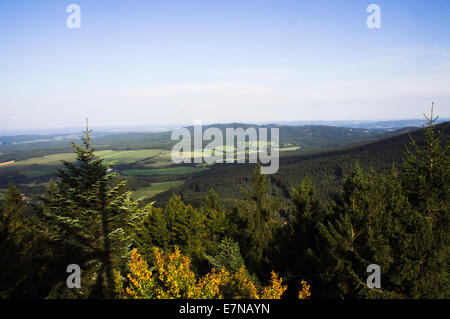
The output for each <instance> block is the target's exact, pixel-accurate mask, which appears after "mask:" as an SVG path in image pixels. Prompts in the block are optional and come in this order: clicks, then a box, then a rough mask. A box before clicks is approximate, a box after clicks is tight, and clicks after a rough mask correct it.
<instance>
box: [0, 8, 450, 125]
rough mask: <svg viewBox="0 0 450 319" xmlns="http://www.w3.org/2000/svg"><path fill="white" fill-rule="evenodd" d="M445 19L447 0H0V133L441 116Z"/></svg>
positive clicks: (447, 84)
mask: <svg viewBox="0 0 450 319" xmlns="http://www.w3.org/2000/svg"><path fill="white" fill-rule="evenodd" d="M71 3H75V4H78V5H79V6H80V8H81V28H80V29H69V28H67V26H66V19H67V17H68V16H69V13H67V12H66V8H67V6H68V5H69V4H71ZM371 3H376V4H378V5H379V6H380V8H381V28H380V29H369V28H367V26H366V19H367V17H368V16H369V13H367V12H366V8H367V6H368V5H369V4H371ZM449 17H450V1H448V0H442V1H437V0H436V1H402V0H396V1H358V0H353V1H312V0H310V1H300V0H297V1H283V0H278V1H263V0H258V1H246V0H241V1H212V0H210V1H188V0H185V1H171V0H164V1H153V0H147V1H137V0H129V1H113V0H109V1H106V0H105V1H98V0H95V1H94V0H88V1H87V0H86V1H82V0H79V1H77V0H71V1H61V0H58V1H56V0H52V1H44V0H40V1H22V0H9V1H5V0H0V70H1V71H0V114H1V116H0V128H3V129H18V128H41V127H42V128H54V127H76V126H82V125H83V123H84V122H83V119H84V118H85V117H89V119H90V123H91V125H92V126H93V127H94V128H95V127H102V126H112V125H126V126H129V125H149V126H155V125H156V126H164V125H167V124H192V123H193V122H194V120H202V121H203V122H205V123H216V122H222V123H223V122H231V121H234V122H263V121H303V120H381V119H402V118H420V117H421V114H422V113H424V112H427V111H428V109H429V106H430V105H431V102H432V101H434V102H435V107H436V112H437V113H438V114H440V115H441V116H442V117H449V116H450V19H449Z"/></svg>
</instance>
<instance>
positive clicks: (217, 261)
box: [206, 237, 245, 273]
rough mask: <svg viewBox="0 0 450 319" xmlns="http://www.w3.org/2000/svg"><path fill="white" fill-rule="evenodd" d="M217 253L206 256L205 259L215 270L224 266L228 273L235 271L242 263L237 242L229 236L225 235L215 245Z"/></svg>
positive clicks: (242, 265)
mask: <svg viewBox="0 0 450 319" xmlns="http://www.w3.org/2000/svg"><path fill="white" fill-rule="evenodd" d="M217 250H218V253H217V254H216V255H215V256H214V257H212V256H206V259H207V260H208V262H209V263H210V264H211V266H212V267H214V268H215V269H216V270H218V271H220V270H221V269H222V268H225V269H226V270H228V271H229V272H230V273H236V272H238V271H239V269H241V268H242V267H245V265H244V259H243V258H242V255H241V252H240V249H239V244H238V243H237V242H235V241H234V240H233V239H231V238H229V237H225V238H224V239H222V240H221V241H220V243H218V245H217Z"/></svg>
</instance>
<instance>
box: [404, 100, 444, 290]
mask: <svg viewBox="0 0 450 319" xmlns="http://www.w3.org/2000/svg"><path fill="white" fill-rule="evenodd" d="M433 106H434V105H432V107H431V115H430V117H427V116H426V115H424V116H425V118H426V120H427V126H426V127H425V128H424V136H425V141H424V144H423V145H420V144H419V143H417V142H416V141H415V140H413V139H411V143H410V144H411V148H407V150H406V157H405V159H404V169H403V171H402V182H403V187H404V190H405V194H406V196H407V198H408V201H409V202H410V203H411V206H412V207H413V213H412V214H413V216H414V217H415V218H414V219H409V220H408V221H407V222H408V224H407V226H408V229H409V232H410V238H409V241H408V242H409V245H408V246H407V247H405V248H404V250H403V253H402V255H403V257H404V258H405V259H406V260H407V261H408V262H407V263H405V264H404V265H403V267H402V271H403V272H404V273H407V274H408V276H409V278H410V280H408V291H407V293H408V295H409V296H411V297H422V298H423V297H425V298H443V297H444V298H448V296H449V291H450V280H449V275H448V260H449V249H448V247H449V213H450V189H449V185H450V158H449V147H450V145H449V143H448V141H444V144H443V145H442V144H441V141H440V138H441V132H440V131H436V130H435V128H434V124H435V122H436V120H437V119H438V118H439V117H436V118H434V117H433ZM419 243H420V244H419Z"/></svg>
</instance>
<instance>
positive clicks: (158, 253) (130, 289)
mask: <svg viewBox="0 0 450 319" xmlns="http://www.w3.org/2000/svg"><path fill="white" fill-rule="evenodd" d="M153 252H154V256H155V258H154V261H153V265H152V267H149V265H148V263H147V262H146V261H145V260H144V259H143V258H142V256H141V255H140V254H139V252H138V251H137V250H136V249H133V251H132V254H131V261H130V263H129V268H130V273H128V274H127V275H126V278H122V276H121V274H120V273H118V272H116V273H115V282H116V295H117V297H118V298H124V299H128V298H133V299H147V298H148V299H173V298H187V299H191V298H192V299H280V298H281V296H282V295H283V293H284V292H285V291H286V289H287V286H286V285H283V284H282V282H283V280H282V278H278V276H277V274H276V273H275V272H272V273H271V280H270V284H269V285H268V286H266V287H263V288H261V289H257V288H256V286H255V284H254V283H253V282H252V281H251V280H250V279H249V278H248V277H247V275H246V274H245V269H244V267H242V268H241V269H240V270H239V271H237V272H236V273H230V272H229V271H227V270H226V269H225V268H222V269H221V270H220V271H216V270H214V269H212V270H211V272H209V273H208V274H206V275H205V276H203V277H201V278H197V277H196V275H195V273H194V272H193V271H192V269H191V260H190V258H188V257H186V256H183V255H182V254H181V252H180V250H179V248H178V247H175V250H174V252H173V253H170V254H164V253H163V251H162V250H161V249H159V248H153ZM310 295H311V294H310V292H309V285H307V284H306V282H304V281H303V282H302V290H301V291H300V292H299V295H298V296H299V298H300V299H305V298H308V297H309V296H310Z"/></svg>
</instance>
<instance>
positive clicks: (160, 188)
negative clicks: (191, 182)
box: [132, 180, 184, 199]
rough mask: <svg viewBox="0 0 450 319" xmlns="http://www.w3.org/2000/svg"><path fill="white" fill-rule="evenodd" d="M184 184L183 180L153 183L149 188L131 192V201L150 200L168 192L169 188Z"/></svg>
mask: <svg viewBox="0 0 450 319" xmlns="http://www.w3.org/2000/svg"><path fill="white" fill-rule="evenodd" d="M183 183H184V180H175V181H168V182H155V183H152V185H151V186H148V187H141V188H139V189H138V190H136V191H134V192H133V196H132V198H133V199H138V198H140V197H143V198H152V197H153V196H155V195H157V194H159V193H162V192H165V191H167V190H169V189H170V188H171V187H175V186H179V185H181V184H183Z"/></svg>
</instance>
